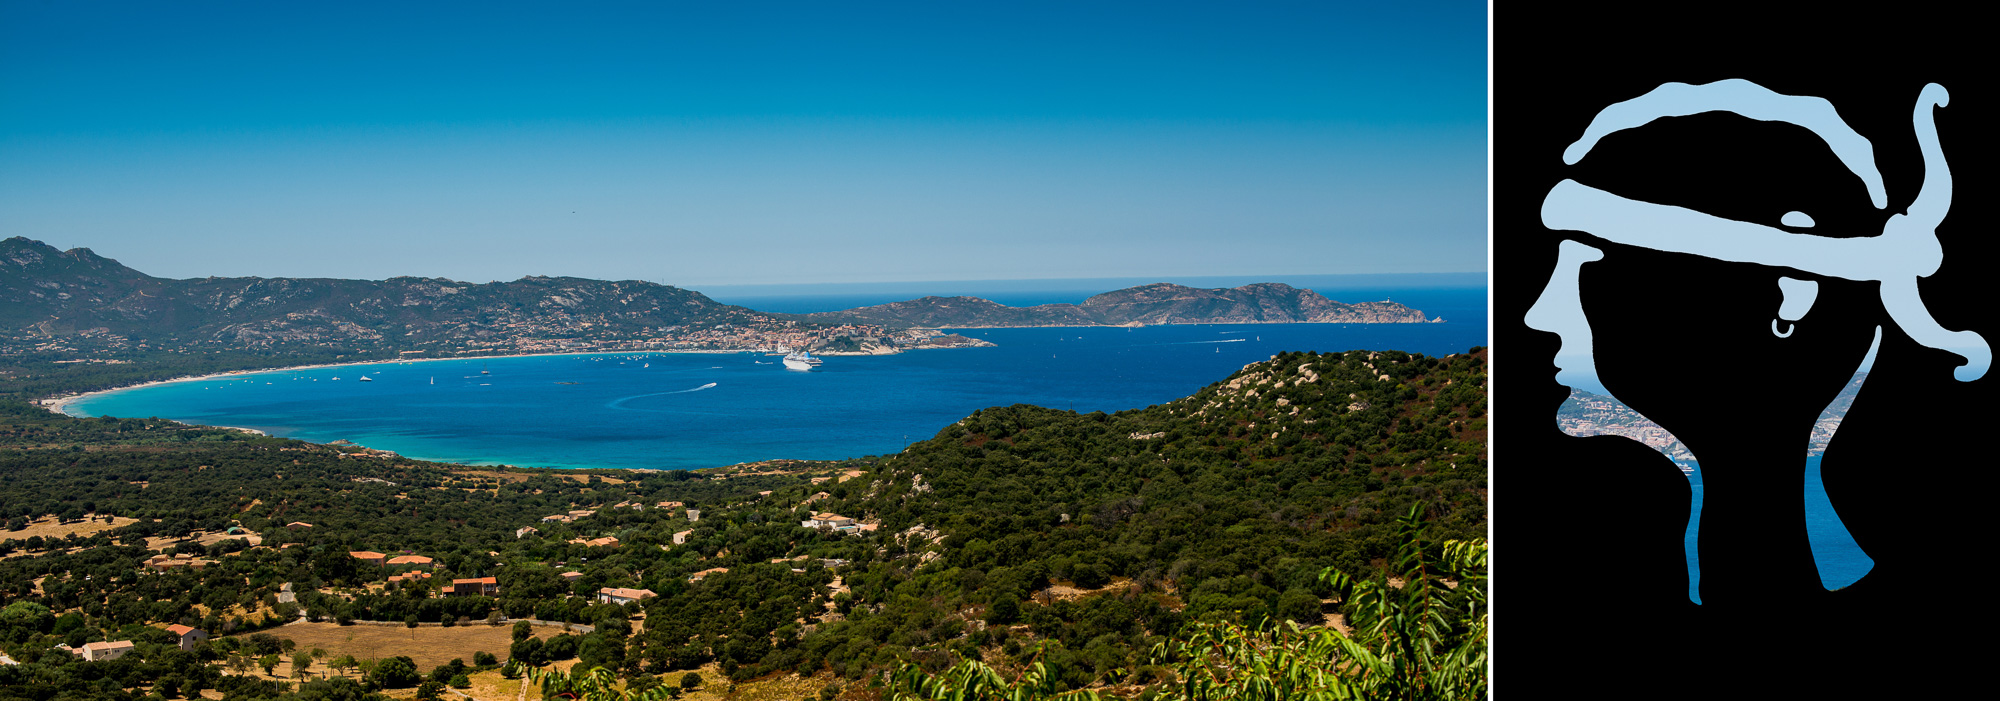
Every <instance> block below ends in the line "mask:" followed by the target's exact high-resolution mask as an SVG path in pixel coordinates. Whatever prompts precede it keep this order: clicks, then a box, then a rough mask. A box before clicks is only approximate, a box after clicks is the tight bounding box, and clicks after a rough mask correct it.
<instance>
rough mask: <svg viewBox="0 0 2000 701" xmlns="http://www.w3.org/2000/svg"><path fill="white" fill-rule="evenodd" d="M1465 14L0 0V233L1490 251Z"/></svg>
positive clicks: (454, 245)
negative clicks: (45, 0)
mask: <svg viewBox="0 0 2000 701" xmlns="http://www.w3.org/2000/svg"><path fill="white" fill-rule="evenodd" d="M1485 18H1486V8H1485V7H1484V5H1483V4H1470V3H1438V4H1431V5H1427V6H1424V7H1419V8H1408V7H1396V8H1381V9H1375V8H1362V9H1351V8H1330V7H1325V6H1323V5H1320V4H1284V3H1280V4H1271V3H1260V4H1256V5H1253V6H1231V7H1230V8H1229V9H1228V11H1227V12H1221V11H1217V10H1215V9H1214V8H1213V7H1208V6H1201V5H1193V4H1164V5H1163V4H1158V3H1148V4H1144V5H1140V4H1129V5H1094V6H1091V7H1088V8H1077V7H1070V6H1066V5H1062V4H1013V5H1009V6H1007V7H1006V8H984V7H981V8H962V7H934V6H929V5H923V4H907V5H905V4H888V5H873V6H868V7H860V8H856V7H845V6H842V7H832V6H826V5H823V4H808V3H772V4H762V5H757V6H755V7H724V8H708V7H693V6H690V7H661V6H657V5H651V4H601V5H592V6H589V7H583V8H576V7H564V8H560V9H551V8H547V7H536V6H531V5H521V4H512V3H477V4H474V3H432V4H426V5H422V6H415V7H411V6H401V5H390V4H368V3H363V4H358V5H357V4H348V5H342V6H340V7H337V8H307V9H300V8H295V7H289V6H268V5H260V4H248V3H246V4H233V3H220V4H209V5H204V6H201V7H200V8H198V9H191V8H189V7H188V6H170V5H153V4H129V5H121V4H112V5H90V6H73V5H61V4H39V3H36V4H30V3H20V2H0V90H4V92H5V94H7V95H8V96H9V99H7V100H5V101H0V237H6V236H15V235H20V236H26V237H28V238H32V239H38V240H42V241H46V242H48V243H50V244H52V245H55V246H56V247H58V248H64V249H67V248H73V247H79V246H81V247H88V248H91V249H92V250H94V251H96V252H97V253H98V254H100V255H104V256H106V257H109V258H115V259H118V260H119V261H121V262H123V263H125V264H126V265H128V266H131V267H133V268H135V269H138V270H141V271H144V272H147V273H149V274H153V275H158V276H162V277H175V278H189V277H206V276H211V275H214V276H263V277H341V278H370V279H382V278H387V277H392V276H397V275H421V276H432V277H449V278H453V279H459V280H466V281H474V282H483V281H487V280H512V279H516V278H519V277H521V276H524V275H566V276H576V277H588V278H598V279H613V280H616V279H641V280H651V281H656V282H664V283H666V284H671V285H675V286H678V287H684V288H691V289H701V288H702V287H704V286H708V287H719V286H732V285H735V286H743V285H778V284H802V283H843V282H907V283H916V282H929V281H951V280H961V281H993V280H1023V279H1074V278H1091V279H1101V278H1120V279H1123V278H1157V279H1160V280H1172V279H1177V278H1179V279H1184V278H1192V277H1203V278H1208V277H1217V276H1242V277H1246V278H1256V277H1287V276H1289V277H1297V276H1298V275H1299V274H1300V273H1314V274H1350V273H1481V272H1484V271H1485V269H1486V224H1485V216H1486V215H1485V211H1486V206H1485V191H1486V126H1485V124H1486V113H1485V109H1486V99H1485V74H1486V68H1485V54H1486V41H1485Z"/></svg>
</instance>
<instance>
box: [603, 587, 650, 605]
mask: <svg viewBox="0 0 2000 701" xmlns="http://www.w3.org/2000/svg"><path fill="white" fill-rule="evenodd" d="M655 596H659V595H658V594H654V593H653V590H651V589H620V588H617V587H604V588H602V589H599V590H597V601H598V602H599V603H605V604H619V605H621V606H622V605H624V604H629V603H632V602H634V601H638V600H640V599H649V598H652V597H655Z"/></svg>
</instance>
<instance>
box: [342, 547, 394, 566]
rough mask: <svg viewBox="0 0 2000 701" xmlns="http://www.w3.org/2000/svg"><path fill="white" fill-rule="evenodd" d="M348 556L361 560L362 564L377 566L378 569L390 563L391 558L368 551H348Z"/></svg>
mask: <svg viewBox="0 0 2000 701" xmlns="http://www.w3.org/2000/svg"><path fill="white" fill-rule="evenodd" d="M347 554H348V555H351V556H353V557H354V559H356V560H360V561H362V562H366V563H368V564H371V565H375V566H377V567H381V566H383V565H386V564H388V563H389V556H388V555H384V554H382V553H378V552H373V551H368V550H349V551H347Z"/></svg>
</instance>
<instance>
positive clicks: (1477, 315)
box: [68, 278, 1488, 470]
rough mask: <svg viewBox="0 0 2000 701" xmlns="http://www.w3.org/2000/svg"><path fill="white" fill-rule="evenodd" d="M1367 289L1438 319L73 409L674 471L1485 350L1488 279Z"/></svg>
mask: <svg viewBox="0 0 2000 701" xmlns="http://www.w3.org/2000/svg"><path fill="white" fill-rule="evenodd" d="M1428 279H1429V278H1427V280H1428ZM1280 281H1283V280H1280ZM1362 282H1365V283H1378V284H1375V285H1373V286H1368V285H1361V286H1354V285H1350V286H1347V287H1338V286H1327V285H1324V284H1322V287H1316V288H1314V289H1318V290H1319V291H1320V292H1321V293H1322V294H1326V295H1327V296H1329V297H1331V298H1333V299H1335V300H1340V301H1349V302H1355V301H1375V300H1380V299H1385V298H1388V299H1393V300H1394V301H1397V302H1400V303H1404V304H1407V305H1409V306H1411V307H1413V308H1416V309H1419V310H1422V311H1423V312H1424V313H1425V314H1426V315H1428V316H1431V317H1443V318H1444V319H1445V321H1444V323H1435V324H1245V325H1174V326H1147V327H1137V328H1103V327H1081V328H1077V327H1071V328H1034V329H964V330H957V332H958V333H962V334H964V335H966V336H970V337H973V338H979V339H983V340H986V341H990V342H992V343H994V344H995V346H994V347H991V348H954V349H932V350H917V351H907V352H903V353H898V354H894V355H882V356H829V357H826V358H824V360H825V363H824V364H823V365H821V366H819V367H817V368H815V369H814V370H812V371H811V372H798V371H790V370H786V369H785V368H784V365H783V364H782V363H781V362H780V361H781V359H780V358H779V357H776V356H769V355H763V354H752V353H641V352H616V353H591V354H573V355H548V356H517V357H504V358H491V359H485V360H440V361H423V362H409V363H386V364H373V365H352V366H333V367H318V368H302V369H294V370H282V371H268V372H261V373H255V374H245V375H232V376H226V377H215V378H208V379H202V380H193V381H181V382H172V383H166V384H160V385H152V386H147V387H139V388H131V389H125V390H118V391H113V392H107V393H102V394H97V395H92V396H90V397H86V398H84V399H82V400H79V401H77V402H74V403H72V404H71V405H70V406H69V408H68V410H69V411H70V412H71V413H74V414H78V415H85V416H122V417H161V418H167V419H173V420H176V421H182V422H186V423H192V424H203V425H212V426H232V427H238V428H249V429H256V430H259V431H263V432H265V433H269V434H271V435H276V436H284V437H289V438H297V439H301V440H306V441H312V442H318V443H326V442H332V441H336V440H347V441H352V442H354V443H357V444H360V445H364V446H367V447H370V448H378V449H382V450H388V451H393V452H396V453H399V454H401V455H404V456H407V457H411V458H418V459H423V460H433V461H439V462H450V463H461V464H468V465H502V464H504V465H519V466H524V467H552V468H626V469H667V470H675V469H690V468H701V467H714V466H721V465H731V464H737V463H744V462H754V461H760V460H771V459H810V460H836V459H844V458H858V457H867V456H873V455H885V454H890V453H895V452H898V451H901V450H903V449H904V448H905V447H907V446H908V445H909V444H910V443H913V442H916V441H921V440H925V439H928V438H930V437H932V436H934V435H936V434H937V433H938V432H939V431H941V430H942V429H944V428H945V427H947V426H949V425H951V424H952V423H954V422H956V421H958V420H959V419H962V418H964V417H965V416H967V415H969V414H971V413H972V412H974V411H978V410H980V409H982V408H986V407H994V406H1008V405H1013V404H1033V405H1037V406H1043V407H1049V408H1054V409H1062V410H1070V411H1077V412H1085V413H1087V412H1092V411H1104V412H1116V411H1121V410H1127V409H1138V408H1142V407H1146V406H1150V405H1154V404H1159V403H1163V402H1167V401H1172V400H1174V399H1179V398H1181V397H1185V396H1187V395H1189V394H1192V393H1194V392H1195V391H1196V390H1199V389H1201V388H1202V387H1204V386H1206V385H1209V384H1211V383H1214V382H1217V381H1220V380H1222V379H1224V378H1226V377H1228V376H1229V375H1230V374H1231V373H1234V372H1235V371H1237V370H1239V369H1241V368H1242V367H1243V366H1244V365H1246V364H1249V363H1252V362H1256V361H1260V360H1266V359H1268V358H1270V357H1271V356H1272V355H1273V354H1276V353H1279V352H1283V351H1322V352H1331V351H1347V350H1402V351H1409V352H1414V353H1423V354H1426V355H1432V356H1444V355H1448V354H1452V353H1464V352H1466V351H1468V350H1470V349H1471V348H1473V347H1476V346H1484V345H1486V344H1487V343H1488V340H1487V338H1488V336H1487V322H1486V318H1487V315H1486V288H1485V287H1484V285H1483V278H1480V284H1478V285H1472V284H1465V280H1464V279H1449V280H1445V281H1444V282H1445V283H1447V284H1445V285H1443V286H1434V287H1421V286H1410V285H1408V284H1379V283H1382V282H1384V281H1383V280H1381V279H1378V278H1367V279H1364V280H1362ZM1388 282H1390V283H1394V282H1396V281H1394V280H1390V281H1388ZM1237 284H1242V283H1240V282H1239V283H1237ZM1213 286H1221V285H1213ZM1301 286H1303V285H1301ZM1069 287H1072V288H1075V289H1055V288H1052V287H1051V286H1050V285H1046V284H1045V285H1040V286H1035V285H1025V286H1022V287H1021V288H1016V289H1007V288H1000V289H990V290H989V289H973V290H968V291H963V292H959V293H960V294H972V295H977V296H983V297H986V298H988V299H993V300H994V301H997V302H1001V303H1003V304H1009V305H1014V306H1023V305H1028V304H1040V303H1047V302H1081V301H1082V300H1083V298H1084V297H1087V296H1089V294H1092V293H1095V292H1101V291H1104V290H1106V289H1116V288H1115V287H1103V286H1098V287H1095V288H1089V287H1086V286H1084V285H1080V284H1077V283H1070V284H1069ZM751 292H755V293H758V294H751ZM909 292H911V290H907V289H905V290H894V289H866V290H854V289H846V290H842V289H833V290H826V289H813V290H790V291H787V290H778V291H776V293H773V291H772V290H769V289H760V290H745V291H743V294H738V295H724V294H715V293H711V295H712V296H714V297H715V298H716V299H717V300H718V301H723V302H727V303H731V304H743V305H745V306H749V307H751V308H754V309H759V310H763V311H773V312H792V313H802V312H812V311H835V310H839V309H846V308H851V307H853V306H859V305H860V304H879V303H883V302H889V301H896V300H899V299H909V298H910V297H909V296H907V294H908V293H909ZM363 376H366V377H367V378H368V379H369V381H367V382H361V381H359V380H360V379H361V378H362V377H363Z"/></svg>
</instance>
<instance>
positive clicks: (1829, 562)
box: [1686, 455, 1875, 604]
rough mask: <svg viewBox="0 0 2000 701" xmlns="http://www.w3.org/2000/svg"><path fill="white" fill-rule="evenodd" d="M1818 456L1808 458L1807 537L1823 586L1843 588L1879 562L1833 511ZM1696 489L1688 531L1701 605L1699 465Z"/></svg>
mask: <svg viewBox="0 0 2000 701" xmlns="http://www.w3.org/2000/svg"><path fill="white" fill-rule="evenodd" d="M1820 457H1821V456H1818V455H1813V456H1809V457H1807V458H1806V474H1805V477H1806V479H1805V492H1804V495H1803V498H1804V499H1805V504H1806V537H1807V539H1809V540H1810V541H1811V542H1812V552H1813V564H1814V565H1817V566H1818V567H1819V580H1820V586H1823V587H1825V588H1827V589H1828V590H1834V589H1840V588H1842V587H1846V586H1848V585H1851V584H1854V583H1855V582H1858V581H1860V580H1861V577H1862V575H1866V574H1868V571H1869V570H1871V569H1874V568H1875V560H1874V559H1873V558H1870V557H1868V553H1866V552H1863V551H1862V550H1861V545H1860V544H1859V543H1856V542H1854V536H1853V535H1852V534H1849V533H1848V532H1847V525H1846V524H1844V523H1841V521H1840V515H1839V514H1837V513H1835V512H1834V510H1833V503H1832V502H1831V501H1829V500H1828V499H1827V497H1826V488H1825V487H1824V486H1822V484H1821V482H1820V469H1819V461H1820ZM1688 479H1689V481H1690V482H1691V483H1692V484H1691V485H1690V486H1692V487H1693V488H1694V508H1693V510H1692V512H1691V515H1692V518H1691V519H1690V521H1689V524H1688V529H1687V542H1686V547H1687V560H1688V598H1689V599H1691V600H1693V601H1694V602H1695V603H1697V604H1698V603H1701V589H1700V587H1701V560H1700V553H1699V552H1698V549H1697V547H1696V541H1697V538H1699V537H1700V535H1701V527H1700V524H1701V493H1702V485H1701V470H1700V469H1699V466H1698V465H1697V468H1696V470H1695V473H1694V474H1693V475H1689V476H1688Z"/></svg>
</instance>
